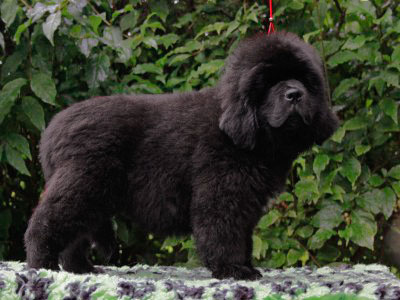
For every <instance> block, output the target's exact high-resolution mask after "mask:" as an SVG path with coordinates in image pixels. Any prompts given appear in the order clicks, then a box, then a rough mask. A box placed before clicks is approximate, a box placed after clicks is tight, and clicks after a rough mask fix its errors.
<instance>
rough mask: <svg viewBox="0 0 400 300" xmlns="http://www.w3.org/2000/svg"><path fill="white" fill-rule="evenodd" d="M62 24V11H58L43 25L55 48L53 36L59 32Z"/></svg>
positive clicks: (44, 31)
mask: <svg viewBox="0 0 400 300" xmlns="http://www.w3.org/2000/svg"><path fill="white" fill-rule="evenodd" d="M60 24H61V11H60V10H58V11H57V12H55V13H53V14H50V15H49V16H48V17H47V19H46V22H44V23H43V25H42V28H43V33H44V35H45V36H46V37H47V39H48V40H49V41H50V43H51V44H52V45H53V46H54V41H53V36H54V32H55V31H56V30H57V28H58V26H60Z"/></svg>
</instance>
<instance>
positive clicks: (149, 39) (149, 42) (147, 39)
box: [143, 36, 158, 49]
mask: <svg viewBox="0 0 400 300" xmlns="http://www.w3.org/2000/svg"><path fill="white" fill-rule="evenodd" d="M143 43H144V44H145V45H147V46H149V47H151V48H154V49H158V46H157V41H156V40H155V39H154V38H152V37H151V36H147V37H145V38H144V39H143Z"/></svg>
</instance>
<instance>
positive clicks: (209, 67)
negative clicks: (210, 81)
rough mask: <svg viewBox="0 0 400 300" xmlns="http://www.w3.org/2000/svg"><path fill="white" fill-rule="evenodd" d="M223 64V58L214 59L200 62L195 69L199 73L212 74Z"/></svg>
mask: <svg viewBox="0 0 400 300" xmlns="http://www.w3.org/2000/svg"><path fill="white" fill-rule="evenodd" d="M223 65H224V60H223V59H214V60H212V61H209V62H207V63H204V64H201V65H200V66H199V68H198V69H197V73H198V74H199V75H200V74H206V75H209V76H210V75H214V74H215V73H216V72H218V71H219V70H220V69H221V68H222V66H223Z"/></svg>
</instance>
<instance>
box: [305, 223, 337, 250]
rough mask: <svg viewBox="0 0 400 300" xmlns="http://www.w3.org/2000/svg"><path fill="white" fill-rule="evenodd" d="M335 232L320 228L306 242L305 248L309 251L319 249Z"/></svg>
mask: <svg viewBox="0 0 400 300" xmlns="http://www.w3.org/2000/svg"><path fill="white" fill-rule="evenodd" d="M333 235H335V232H334V231H333V230H331V229H325V228H320V229H318V230H317V232H316V233H315V234H314V235H313V236H312V237H311V238H310V239H309V240H308V242H307V246H308V247H309V248H310V249H311V250H314V249H319V248H321V247H322V246H323V245H324V244H325V242H326V241H327V240H329V239H330V238H331V237H332V236H333Z"/></svg>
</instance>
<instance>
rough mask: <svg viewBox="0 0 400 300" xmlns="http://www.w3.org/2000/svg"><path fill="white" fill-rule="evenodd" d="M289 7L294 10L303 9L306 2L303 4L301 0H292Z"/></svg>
mask: <svg viewBox="0 0 400 300" xmlns="http://www.w3.org/2000/svg"><path fill="white" fill-rule="evenodd" d="M288 7H290V8H291V9H293V10H300V9H303V7H304V4H303V2H300V1H298V0H292V1H290V2H289V5H288Z"/></svg>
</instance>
